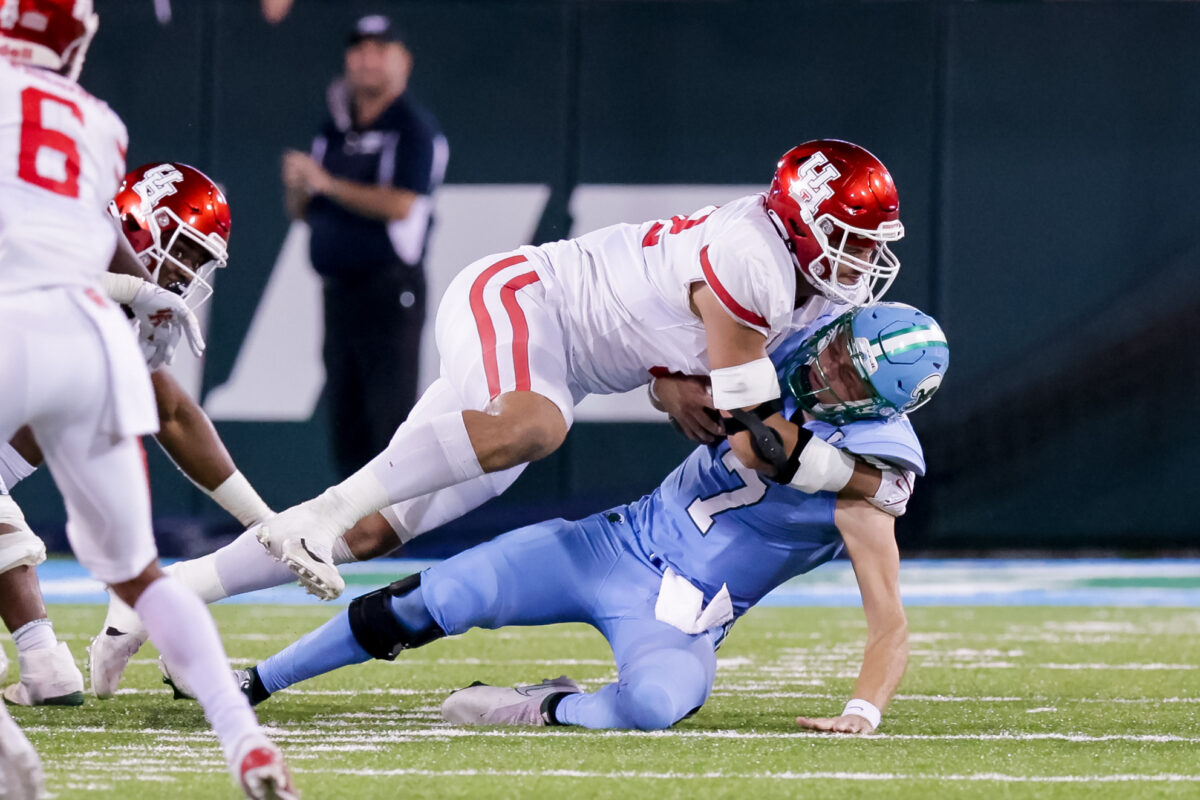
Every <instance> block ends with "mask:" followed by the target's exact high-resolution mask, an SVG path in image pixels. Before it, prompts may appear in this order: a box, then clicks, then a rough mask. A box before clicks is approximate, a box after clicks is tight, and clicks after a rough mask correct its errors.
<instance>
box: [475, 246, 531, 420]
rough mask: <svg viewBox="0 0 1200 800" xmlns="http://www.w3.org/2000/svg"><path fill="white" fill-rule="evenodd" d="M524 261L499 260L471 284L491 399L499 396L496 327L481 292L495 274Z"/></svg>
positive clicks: (520, 258)
mask: <svg viewBox="0 0 1200 800" xmlns="http://www.w3.org/2000/svg"><path fill="white" fill-rule="evenodd" d="M525 260H526V258H525V256H509V257H508V258H505V259H501V260H500V261H497V262H496V263H495V264H492V265H491V266H490V267H488V268H487V269H485V270H484V271H483V272H481V273H479V276H478V277H477V278H475V282H474V283H472V284H471V294H470V299H471V313H472V314H474V315H475V327H476V328H477V329H478V330H479V342H480V344H481V345H482V347H483V374H484V375H486V376H487V384H488V395H489V396H490V397H492V398H493V399H495V398H496V397H499V396H500V367H499V365H498V364H497V363H496V327H495V326H494V325H493V324H492V318H491V315H489V314H488V310H487V306H486V305H485V304H484V302H483V290H484V287H485V286H487V282H488V281H489V280H491V278H492V276H494V275H495V274H496V273H497V272H499V271H500V270H502V269H505V268H507V267H511V266H512V265H513V264H520V263H521V262H523V261H525ZM522 319H524V315H522Z"/></svg>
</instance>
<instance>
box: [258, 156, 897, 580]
mask: <svg viewBox="0 0 1200 800" xmlns="http://www.w3.org/2000/svg"><path fill="white" fill-rule="evenodd" d="M902 235H903V226H902V225H901V224H900V221H899V200H898V198H897V195H896V189H895V186H894V184H893V183H892V179H891V176H890V175H889V173H888V171H887V169H886V168H885V167H884V166H883V164H882V163H880V162H879V160H878V159H876V158H875V157H874V156H873V155H871V154H870V153H868V152H867V151H866V150H864V149H862V148H861V147H858V146H857V145H853V144H850V143H848V142H841V141H834V140H821V141H814V142H809V143H807V144H804V145H800V146H799V147H796V148H794V149H792V150H791V151H789V152H788V153H786V154H785V155H784V157H783V159H782V160H781V161H780V162H779V165H778V168H777V171H776V173H775V176H774V180H773V181H772V183H771V186H770V189H769V191H768V192H767V193H766V194H762V195H751V196H749V197H745V198H742V199H740V200H736V201H734V202H732V203H730V204H728V205H726V206H723V207H721V208H713V207H710V208H705V209H702V210H700V211H699V212H697V213H695V214H692V215H691V216H687V217H675V218H672V219H670V220H659V221H652V222H646V223H643V224H641V225H614V226H611V227H608V228H603V229H601V230H598V231H595V232H593V233H590V234H587V235H585V236H582V237H580V238H578V239H572V240H568V241H562V242H554V243H551V244H547V245H543V246H541V247H522V248H519V249H518V250H516V251H513V252H511V253H507V254H501V255H496V256H490V257H488V258H485V259H482V260H480V261H477V262H476V263H474V264H472V265H471V266H469V267H467V268H466V269H465V270H463V272H462V273H460V274H459V275H458V277H456V278H455V279H454V281H453V282H452V283H451V285H450V287H449V289H448V290H447V291H446V294H445V296H444V297H443V299H442V302H441V306H440V307H439V310H438V315H437V327H436V331H437V343H438V350H439V352H440V354H441V362H442V374H441V377H440V378H439V379H438V380H437V381H436V382H435V383H434V384H433V385H432V386H431V387H430V388H429V389H428V390H427V391H426V393H425V394H424V395H423V396H422V398H421V399H420V401H418V403H417V405H416V407H415V408H414V409H413V411H412V413H411V414H410V415H409V418H408V420H407V421H406V422H405V423H404V424H403V425H401V426H400V428H399V429H398V430H397V432H396V435H395V437H394V438H393V439H392V441H391V443H390V444H389V445H388V447H387V448H386V449H385V450H384V451H383V452H382V453H380V454H379V455H378V456H376V457H375V458H374V459H372V460H371V461H370V462H369V463H368V464H367V465H366V466H365V467H363V468H362V469H361V470H359V471H358V472H357V473H355V474H354V475H352V476H350V477H349V478H347V479H346V480H345V481H343V482H342V483H340V484H338V485H337V486H334V487H332V488H330V489H329V490H327V491H326V492H324V493H323V494H321V495H320V496H319V497H317V498H315V499H313V500H310V501H308V502H306V503H303V504H301V505H299V506H297V507H294V508H291V509H288V510H287V511H285V512H283V513H281V514H279V515H278V516H276V517H273V518H272V519H270V520H268V521H267V522H266V523H264V524H263V525H262V526H261V527H260V528H259V531H258V536H259V538H260V540H261V541H262V543H263V544H264V545H265V546H266V547H267V548H268V550H269V551H270V552H271V553H272V555H274V556H276V557H277V558H280V559H281V560H282V561H283V562H284V563H286V564H287V565H288V566H289V567H290V568H291V569H292V570H293V571H295V573H296V574H297V575H298V576H299V578H300V580H301V582H302V583H303V584H304V585H305V586H306V587H307V588H308V589H309V590H310V591H311V592H313V593H314V594H316V595H318V596H319V597H322V598H332V597H336V596H337V595H338V594H340V593H341V591H342V589H343V588H344V586H345V583H344V582H343V581H342V579H341V577H340V576H339V575H338V572H337V569H336V567H335V566H334V564H333V562H334V561H335V548H336V547H337V546H338V541H339V538H340V537H341V536H342V535H343V534H344V533H345V532H346V531H347V530H348V529H349V528H350V527H351V526H353V525H354V524H355V523H356V522H357V521H359V520H360V519H362V518H364V517H366V516H368V515H370V514H372V513H373V512H376V511H379V510H380V509H384V508H388V507H389V506H390V508H389V510H388V511H387V513H386V516H387V518H388V520H389V521H390V522H391V523H392V526H393V527H394V528H395V529H396V530H397V531H399V532H400V537H401V539H403V538H405V537H410V536H411V534H412V532H413V531H414V529H415V528H418V527H426V526H430V523H431V522H433V521H437V522H445V521H446V520H449V519H453V518H454V517H457V516H459V515H461V514H462V513H464V512H466V511H467V510H469V509H471V508H473V507H475V506H477V505H478V504H479V503H481V502H483V501H484V500H486V499H488V498H490V497H493V496H495V495H496V494H499V493H500V492H501V491H503V490H504V489H505V488H507V487H508V486H509V485H510V484H511V483H512V481H513V480H514V479H515V478H516V476H517V474H518V473H519V472H520V471H521V470H522V469H523V467H524V465H525V464H526V463H528V462H529V461H533V460H535V459H538V458H542V457H544V456H546V455H548V454H549V453H551V452H553V451H554V450H555V449H557V448H558V446H559V445H560V444H561V443H562V441H563V439H564V437H565V436H566V434H567V430H568V429H569V428H570V425H571V422H572V419H573V413H574V406H575V404H576V403H578V402H579V401H580V400H581V399H582V398H583V397H585V396H586V395H588V394H591V393H608V392H621V391H627V390H629V389H633V388H635V387H638V386H642V385H645V384H646V383H647V381H648V380H649V379H650V377H651V374H652V371H653V372H661V373H682V374H692V375H695V374H699V375H708V376H709V377H710V380H711V384H712V392H713V402H714V405H715V406H716V408H717V409H719V410H720V411H721V412H722V415H723V416H725V417H727V418H729V417H738V418H741V419H742V420H743V421H741V422H739V423H738V425H739V426H740V427H739V429H738V430H736V431H732V436H731V438H730V443H731V445H732V447H733V450H734V452H735V453H736V454H737V456H738V457H739V458H740V459H742V461H743V462H744V463H745V464H746V465H747V466H750V467H753V468H755V469H759V470H761V471H762V472H763V473H764V474H766V475H769V476H772V477H778V476H779V474H780V473H781V470H782V469H783V465H784V464H785V463H786V462H787V460H788V456H789V454H790V453H791V451H792V450H793V448H794V447H795V445H796V443H797V441H798V438H797V433H796V427H795V426H789V424H788V423H787V421H786V420H784V419H783V417H782V416H781V415H780V414H779V413H778V405H779V387H778V384H777V381H776V380H775V371H774V368H773V367H772V366H771V362H770V359H769V358H768V354H769V352H770V351H771V350H772V349H773V348H774V347H775V346H776V345H777V344H778V343H779V342H780V341H781V340H782V338H783V337H784V336H785V335H786V334H787V333H789V332H790V331H792V330H795V329H796V328H797V327H798V326H800V325H803V324H805V323H807V322H810V321H812V320H813V319H815V318H816V317H818V316H819V315H821V314H822V313H823V312H826V311H829V310H831V308H832V306H834V305H836V304H845V303H852V304H858V303H863V302H868V301H870V300H872V299H874V298H876V297H878V296H879V295H880V294H881V293H882V292H883V291H885V290H886V288H887V286H888V285H889V284H890V282H891V281H892V279H893V278H894V276H895V274H896V271H897V270H898V268H899V262H898V261H897V260H896V258H895V257H894V256H893V255H892V253H891V252H890V251H889V250H888V247H887V245H888V243H890V242H893V241H895V240H897V239H899V238H900V237H901V236H902ZM813 447H814V448H817V447H818V446H817V445H814V446H813ZM830 449H832V448H830ZM810 456H811V458H808V459H806V460H807V461H811V462H812V464H813V466H812V469H810V470H807V471H806V472H808V473H812V474H814V475H815V474H817V473H819V472H820V471H821V465H822V464H826V463H829V462H834V461H838V459H836V458H834V457H833V456H829V455H827V454H824V453H818V452H813V453H811V454H810ZM846 470H847V466H846V465H845V464H842V463H839V464H838V468H837V469H835V470H833V471H832V472H830V473H829V474H828V475H827V476H825V478H823V481H824V482H825V483H828V484H829V485H828V487H827V488H831V489H840V488H841V486H842V485H844V483H845V481H846V480H848V473H847V471H846ZM802 472H804V471H802ZM839 480H840V481H842V484H840V485H834V483H829V482H831V481H832V482H836V481H839ZM825 483H822V484H820V486H821V487H825ZM449 487H454V491H452V492H451V493H450V495H449V496H448V497H446V499H442V498H441V497H440V496H439V495H438V494H437V492H438V491H439V490H445V489H447V488H449ZM434 517H437V519H436V520H435V519H434ZM430 527H431V526H430Z"/></svg>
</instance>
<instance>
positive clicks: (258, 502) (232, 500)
mask: <svg viewBox="0 0 1200 800" xmlns="http://www.w3.org/2000/svg"><path fill="white" fill-rule="evenodd" d="M204 493H205V494H207V495H208V496H209V497H211V498H212V499H213V502H215V503H216V504H217V505H219V506H220V507H221V508H223V509H225V510H226V511H228V512H229V513H230V514H232V515H233V516H234V517H235V518H236V519H237V521H238V522H240V523H242V524H243V525H245V526H246V527H247V528H248V527H250V526H251V525H254V524H255V523H258V522H262V521H263V520H264V519H266V518H267V517H269V516H271V514H273V513H275V512H273V511H271V507H270V506H268V505H267V504H266V503H265V502H263V499H262V498H261V497H259V496H258V492H256V491H254V487H253V486H251V485H250V481H248V480H246V476H245V475H243V474H242V473H241V471H238V470H235V471H234V473H233V474H232V475H230V476H229V477H228V478H226V479H225V480H224V481H222V483H221V485H220V486H218V487H217V488H215V489H213V490H212V491H211V492H210V491H208V490H207V489H205V490H204Z"/></svg>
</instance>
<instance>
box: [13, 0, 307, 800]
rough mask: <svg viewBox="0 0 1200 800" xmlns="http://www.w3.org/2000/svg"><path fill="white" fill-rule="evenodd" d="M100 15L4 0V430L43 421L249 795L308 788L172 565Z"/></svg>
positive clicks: (95, 554) (63, 0)
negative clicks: (114, 212)
mask: <svg viewBox="0 0 1200 800" xmlns="http://www.w3.org/2000/svg"><path fill="white" fill-rule="evenodd" d="M97 24H98V18H97V15H96V14H95V13H94V12H93V10H92V4H91V2H90V0H4V2H3V3H0V56H3V57H0V340H2V341H3V342H4V347H3V348H0V384H3V385H4V386H6V387H8V388H9V389H10V390H12V391H10V393H9V394H8V395H7V399H6V400H5V402H4V403H3V404H0V441H8V440H9V439H10V437H12V435H13V434H14V433H16V431H17V430H18V429H19V428H20V427H21V426H23V425H28V426H29V427H30V429H31V430H32V432H33V435H34V436H35V438H36V440H37V442H38V444H39V445H40V446H41V449H42V451H43V452H44V454H45V458H46V463H47V464H48V465H49V467H50V471H51V474H52V475H53V476H54V479H55V482H56V484H57V485H58V487H59V489H60V491H61V492H62V494H63V499H64V501H65V504H66V508H67V518H68V521H67V535H68V538H69V540H70V542H71V546H72V549H73V550H74V552H75V555H76V556H77V557H78V558H79V560H80V562H81V563H83V564H84V565H85V566H86V567H87V568H88V570H89V571H90V572H91V573H92V574H93V575H94V576H95V577H96V578H98V579H100V580H102V581H104V582H105V583H107V584H108V585H109V586H110V587H111V588H112V590H113V591H114V592H115V593H116V594H117V595H118V596H119V597H121V598H122V599H123V600H124V601H125V602H127V603H129V604H130V605H131V606H133V607H134V608H136V609H137V611H138V614H139V615H140V616H141V618H142V620H143V622H144V623H145V624H146V626H147V628H148V629H149V630H150V632H151V638H152V640H153V641H154V642H155V644H156V645H157V646H158V648H159V650H160V651H161V652H162V653H164V655H165V657H166V658H167V660H168V661H169V662H170V663H171V664H172V665H173V666H174V667H175V669H178V670H180V671H182V672H183V673H185V674H187V675H188V677H189V678H190V679H191V681H193V682H197V681H198V682H199V683H200V686H196V687H195V688H196V689H197V691H198V693H199V696H200V697H201V698H203V699H202V705H203V707H204V710H205V714H206V716H207V717H208V720H209V722H210V723H211V724H212V726H213V728H214V730H215V732H216V734H217V737H218V739H219V740H220V742H221V745H222V748H223V750H224V752H225V756H226V760H227V763H228V764H229V768H230V771H231V773H232V774H233V777H234V779H235V781H237V782H238V784H239V785H240V787H241V788H242V790H243V792H244V793H245V794H246V796H247V797H251V798H282V797H286V798H290V797H295V796H297V795H296V792H295V790H294V788H293V785H292V781H291V777H290V775H289V774H288V772H287V768H286V767H285V765H284V763H283V759H282V756H281V754H280V752H279V749H278V748H277V747H276V746H275V745H274V744H273V743H272V742H271V741H270V740H269V739H268V738H267V737H266V735H265V734H264V733H263V731H262V729H261V728H260V727H259V725H258V721H257V719H256V718H255V716H254V713H253V711H252V710H251V709H250V707H249V704H248V703H246V702H245V698H244V697H243V696H242V695H241V693H240V692H239V691H238V686H237V684H236V683H235V682H234V681H233V680H232V678H225V677H223V676H222V675H221V673H222V672H224V671H225V670H224V669H223V667H224V665H225V663H226V662H225V652H224V648H223V647H222V646H221V641H220V639H219V637H218V635H217V630H216V626H215V625H214V624H213V621H212V617H211V616H210V615H209V614H208V611H207V609H205V608H204V606H203V604H202V603H201V602H200V601H199V600H198V599H197V598H196V597H195V595H194V594H192V593H191V592H189V591H188V590H187V589H186V588H185V587H184V586H183V585H181V584H180V583H179V582H178V581H176V580H174V579H172V578H169V577H167V576H165V575H164V574H163V573H162V570H161V569H160V568H159V566H158V561H157V553H156V549H155V546H154V537H153V533H152V531H151V527H150V497H149V492H148V489H147V487H146V483H145V475H144V468H143V461H142V454H141V451H140V444H139V441H138V436H140V435H142V434H145V433H153V432H155V431H156V430H157V428H158V419H157V416H156V414H155V407H154V399H153V394H152V390H151V385H150V379H149V375H148V373H147V371H146V366H145V363H144V362H143V360H142V357H141V354H140V353H139V351H138V347H137V340H136V339H135V337H134V336H133V335H131V332H130V328H129V325H128V323H127V322H126V319H125V317H124V315H123V314H122V313H121V312H120V310H119V307H118V306H117V304H116V303H114V302H112V301H111V300H109V299H107V298H106V297H105V296H104V294H103V293H102V291H101V288H102V284H101V275H102V274H104V272H105V271H106V269H107V268H108V267H109V265H110V263H111V262H112V260H113V258H114V253H115V251H116V248H117V243H118V240H119V239H120V237H119V236H118V234H117V230H116V227H115V225H114V224H113V222H112V220H111V218H110V217H109V216H108V214H107V213H106V212H105V207H106V206H107V205H108V203H109V200H110V198H111V197H112V195H113V192H114V190H115V189H116V188H117V184H118V182H119V181H120V180H121V176H122V174H123V173H124V171H125V170H124V159H125V149H126V133H125V126H124V124H123V123H122V122H121V120H120V119H119V118H118V117H117V115H116V114H114V113H113V112H112V111H111V110H110V109H109V108H108V106H106V105H105V104H104V103H103V102H101V101H100V100H97V99H96V98H94V97H93V96H91V95H90V94H88V93H87V92H86V91H84V90H83V89H82V88H81V87H80V86H79V85H78V84H77V83H76V82H75V80H74V79H75V78H76V77H77V76H78V73H79V69H80V67H81V64H82V59H83V55H84V52H85V50H86V48H87V45H88V43H89V41H90V39H91V36H92V35H93V34H94V32H95V30H96V27H97ZM156 290H157V287H152V288H151V290H150V291H149V292H148V293H149V294H155V293H156ZM140 291H142V289H141V287H139V292H140ZM163 294H164V295H170V294H171V293H170V292H163ZM175 301H176V302H177V303H178V304H179V305H178V306H176V307H174V311H172V307H171V306H169V305H168V306H166V307H165V308H167V310H168V311H169V312H170V313H169V314H168V315H167V316H162V315H153V316H148V317H147V322H148V323H149V325H150V326H151V327H154V328H156V329H159V330H156V333H158V332H164V330H165V329H169V327H170V325H171V323H170V322H166V324H162V325H160V324H155V323H156V322H164V321H166V320H167V317H169V316H171V315H172V314H174V313H176V312H178V311H180V310H182V313H183V314H185V315H186V313H187V307H186V305H184V304H183V303H182V301H180V300H179V298H177V297H176V298H175ZM158 344H159V345H160V346H161V347H163V348H164V349H167V348H169V344H165V343H164V341H159V342H158ZM6 535H12V534H6ZM17 535H20V534H19V533H18V534H17ZM193 685H194V684H193ZM0 755H2V756H4V760H7V754H6V753H0Z"/></svg>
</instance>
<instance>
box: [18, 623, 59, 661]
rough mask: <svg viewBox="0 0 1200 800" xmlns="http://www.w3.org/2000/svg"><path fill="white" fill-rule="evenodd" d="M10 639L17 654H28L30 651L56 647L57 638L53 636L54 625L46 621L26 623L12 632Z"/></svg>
mask: <svg viewBox="0 0 1200 800" xmlns="http://www.w3.org/2000/svg"><path fill="white" fill-rule="evenodd" d="M12 638H13V644H15V645H16V646H17V652H18V653H28V652H29V651H30V650H48V649H50V648H52V647H56V646H57V645H58V637H57V636H55V635H54V623H53V622H51V621H50V620H48V619H35V620H34V621H33V622H26V623H25V624H24V625H22V626H21V627H19V628H17V629H16V630H15V631H13V635H12Z"/></svg>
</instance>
